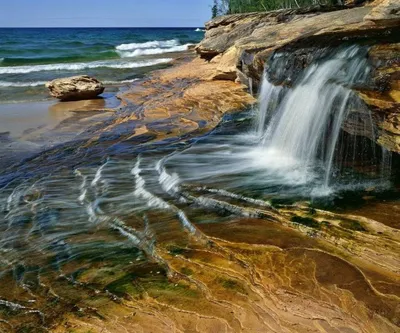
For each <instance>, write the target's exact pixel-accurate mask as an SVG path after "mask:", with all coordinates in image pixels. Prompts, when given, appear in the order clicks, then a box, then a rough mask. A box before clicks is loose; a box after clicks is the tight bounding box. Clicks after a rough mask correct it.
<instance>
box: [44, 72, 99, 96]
mask: <svg viewBox="0 0 400 333" xmlns="http://www.w3.org/2000/svg"><path fill="white" fill-rule="evenodd" d="M46 87H47V88H48V89H49V90H50V95H51V96H53V97H55V98H58V99H60V100H62V101H71V100H82V99H93V98H96V97H97V96H98V95H100V94H101V93H102V92H103V91H104V86H103V84H102V83H101V82H100V81H98V80H97V79H95V78H93V77H90V76H87V75H81V76H72V77H67V78H61V79H55V80H53V81H51V82H48V83H46Z"/></svg>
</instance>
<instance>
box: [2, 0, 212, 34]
mask: <svg viewBox="0 0 400 333" xmlns="http://www.w3.org/2000/svg"><path fill="white" fill-rule="evenodd" d="M212 2H213V1H212V0H68V1H54V0H0V8H1V9H0V27H202V26H203V25H204V23H205V22H206V21H208V20H209V19H210V17H211V4H212Z"/></svg>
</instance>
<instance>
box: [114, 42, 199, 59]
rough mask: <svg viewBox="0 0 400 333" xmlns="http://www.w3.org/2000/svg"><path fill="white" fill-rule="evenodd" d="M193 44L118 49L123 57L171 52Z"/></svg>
mask: <svg viewBox="0 0 400 333" xmlns="http://www.w3.org/2000/svg"><path fill="white" fill-rule="evenodd" d="M190 45H191V44H186V45H179V46H173V47H169V48H152V49H137V50H134V51H117V52H118V54H119V55H120V56H121V58H134V57H138V56H142V55H154V54H163V53H171V52H182V51H186V50H187V49H188V48H189V46H190Z"/></svg>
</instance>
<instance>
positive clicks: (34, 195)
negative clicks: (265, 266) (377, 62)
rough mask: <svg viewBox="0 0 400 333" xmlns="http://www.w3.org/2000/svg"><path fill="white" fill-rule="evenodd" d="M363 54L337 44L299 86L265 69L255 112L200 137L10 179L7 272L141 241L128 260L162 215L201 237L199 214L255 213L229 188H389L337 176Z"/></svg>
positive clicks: (321, 191)
mask: <svg viewBox="0 0 400 333" xmlns="http://www.w3.org/2000/svg"><path fill="white" fill-rule="evenodd" d="M363 55H364V53H363V50H362V49H359V48H356V47H352V48H349V49H346V50H341V51H338V52H336V53H334V55H333V56H332V57H331V58H330V59H328V60H324V61H320V62H318V63H315V64H314V65H312V66H310V67H309V68H308V69H306V70H305V71H304V73H303V74H301V76H300V78H299V79H298V80H297V81H296V82H294V83H293V86H292V87H277V86H275V85H273V84H272V83H271V82H269V81H268V76H267V74H266V75H265V77H264V82H263V84H262V87H261V90H260V107H259V109H258V110H257V111H256V114H254V111H252V110H248V111H245V112H242V113H240V114H236V115H233V116H232V115H227V116H226V117H225V118H224V121H223V122H222V124H221V125H220V126H219V127H218V128H217V129H215V130H214V131H213V132H212V133H210V134H209V135H206V136H204V137H201V138H197V139H195V140H192V141H190V142H186V143H183V144H181V145H179V144H178V145H170V146H168V145H166V146H165V147H164V148H163V149H157V148H155V149H153V150H152V149H149V150H147V151H144V152H143V151H142V152H141V153H139V154H135V155H133V156H132V157H131V158H130V159H127V158H124V159H119V158H115V157H114V158H108V159H107V160H105V161H103V162H102V163H101V164H100V165H97V166H93V165H92V166H87V167H79V168H75V169H74V170H68V169H65V170H62V171H60V172H57V173H55V174H49V175H46V176H44V177H43V176H42V177H39V178H37V177H36V178H32V179H31V178H29V177H26V179H25V180H23V181H21V180H18V181H14V182H11V183H10V184H8V185H7V186H5V187H3V188H2V189H1V191H0V206H1V208H2V210H1V213H0V216H1V224H0V235H1V237H0V254H1V256H0V258H1V259H0V278H5V277H6V276H7V275H8V274H12V275H13V276H14V278H15V279H16V280H17V281H19V283H20V284H21V285H22V286H23V285H26V284H27V285H28V287H29V283H32V282H29V281H28V280H29V278H28V277H29V276H30V273H31V272H36V274H37V276H40V274H41V273H42V272H44V271H46V270H48V269H50V268H51V269H55V270H59V271H60V273H61V274H62V267H63V265H65V264H66V263H68V262H71V261H74V260H75V261H76V260H80V259H82V258H85V257H91V258H92V260H94V258H96V257H101V258H103V259H104V258H113V257H114V256H122V254H121V253H122V252H123V251H124V250H126V249H131V250H132V251H133V250H134V251H136V252H135V253H136V257H135V258H132V255H131V257H130V260H138V261H141V260H150V258H152V257H154V252H153V247H154V244H155V242H156V239H157V235H156V234H155V233H154V231H153V230H152V229H151V228H150V227H149V218H150V219H151V215H152V214H153V215H154V214H155V213H157V214H158V216H160V219H161V216H162V220H163V221H164V222H165V223H166V224H168V223H169V222H168V221H174V223H179V224H180V225H181V227H182V228H183V229H184V230H186V231H187V232H188V233H190V234H193V235H196V234H197V232H198V231H197V229H196V223H203V222H204V221H206V220H207V221H208V220H210V219H211V220H214V221H215V222H218V218H216V215H215V214H216V213H215V211H216V210H217V211H220V210H223V211H224V212H225V213H224V214H225V215H226V214H228V215H229V216H230V215H232V214H233V215H235V214H237V215H249V212H248V211H245V210H240V209H238V208H237V206H234V205H232V204H229V203H227V202H225V203H224V198H225V199H226V200H227V201H234V202H239V203H242V204H244V205H254V206H257V207H270V203H271V200H274V199H276V198H293V199H294V200H296V199H300V200H310V199H311V198H313V197H325V196H327V195H329V196H335V193H338V192H340V191H343V190H357V189H365V188H368V187H369V188H370V187H373V188H375V189H377V190H378V189H379V188H387V187H388V186H390V182H389V178H387V177H386V176H385V177H386V178H382V177H383V176H382V173H378V174H374V175H373V176H370V177H366V176H364V175H363V176H362V179H363V180H362V181H360V178H359V177H355V174H354V173H346V174H345V175H343V174H342V175H341V177H332V174H333V173H334V171H335V170H336V169H337V168H338V167H337V166H336V164H335V163H336V161H337V160H336V159H335V153H337V152H338V151H340V147H338V146H340V144H339V142H340V133H341V125H342V122H343V121H345V119H346V117H347V116H348V114H349V112H350V110H351V106H352V105H354V104H352V97H354V96H353V93H352V92H351V90H350V88H349V87H350V86H352V85H355V84H357V83H358V82H362V81H363V80H365V79H366V76H367V75H368V73H369V67H368V64H367V61H366V59H365V57H364V56H363ZM371 126H372V125H371ZM342 163H343V162H342ZM380 168H381V169H385V167H382V166H380ZM386 169H387V168H386ZM386 169H385V170H386ZM386 171H387V170H386ZM385 175H387V173H385ZM194 193H196V195H194ZM207 193H208V194H210V193H212V194H215V195H217V196H218V198H219V200H215V199H213V198H209V197H207V195H204V194H207ZM196 210H200V211H201V213H200V214H199V213H196ZM207 211H209V214H210V216H211V217H210V216H209V217H207V215H206V213H205V212H207ZM213 214H214V215H213ZM224 214H223V215H224ZM217 215H218V214H217ZM149 216H150V217H149ZM153 218H154V217H153ZM223 218H224V217H223V216H222V217H221V216H220V217H219V219H223ZM171 223H172V222H171ZM165 228H167V226H165ZM121 251H122V252H121ZM153 259H154V258H153ZM29 288H30V287H29Z"/></svg>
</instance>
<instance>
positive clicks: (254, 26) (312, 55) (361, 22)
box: [196, 0, 400, 153]
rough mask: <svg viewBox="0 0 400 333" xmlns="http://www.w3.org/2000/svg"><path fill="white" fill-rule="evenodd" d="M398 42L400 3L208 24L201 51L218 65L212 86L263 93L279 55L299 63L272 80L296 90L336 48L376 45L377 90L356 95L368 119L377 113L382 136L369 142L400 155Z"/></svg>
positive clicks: (358, 122) (371, 87) (372, 55)
mask: <svg viewBox="0 0 400 333" xmlns="http://www.w3.org/2000/svg"><path fill="white" fill-rule="evenodd" d="M353 3H354V4H359V1H357V0H356V1H353ZM398 36H400V2H399V1H398V0H375V1H374V2H373V3H368V4H367V5H366V6H359V7H354V6H353V7H334V8H332V7H323V6H316V7H312V8H304V9H288V10H278V11H273V12H262V13H248V14H235V15H227V16H222V17H218V18H216V19H214V20H211V21H210V22H208V23H207V24H206V34H205V38H204V40H203V41H202V42H201V43H200V44H199V45H198V46H197V47H196V51H197V53H198V54H200V56H201V57H202V58H205V59H207V60H210V62H211V63H215V64H217V66H216V69H215V70H214V72H213V73H212V76H211V79H213V80H232V81H236V82H239V83H242V84H244V85H247V86H248V87H249V86H250V85H252V86H253V87H254V91H256V89H257V87H258V85H259V83H260V81H261V77H262V74H263V71H264V68H265V67H266V66H268V63H269V61H270V60H271V59H272V58H271V56H273V55H274V54H275V53H276V52H283V53H290V54H291V58H290V59H291V60H290V61H289V63H286V64H284V66H282V68H283V69H282V70H280V73H270V72H268V73H269V77H270V80H272V82H273V83H274V84H276V85H290V82H294V81H295V79H296V77H297V76H298V75H300V74H301V73H302V72H303V70H304V68H306V67H308V66H309V65H310V64H311V63H313V62H314V61H316V60H317V59H322V58H323V57H324V54H323V52H325V51H329V48H330V47H336V46H340V45H343V44H348V43H359V42H362V43H363V44H369V45H372V48H371V49H370V52H369V54H368V57H369V59H370V60H371V64H372V67H373V68H374V72H373V73H372V82H369V83H368V84H367V86H366V87H357V89H358V90H357V91H356V92H357V93H358V95H359V96H360V98H361V100H362V101H363V103H365V105H366V109H367V112H369V111H368V109H369V110H370V111H372V113H373V120H374V122H375V125H376V128H378V129H379V133H377V136H374V135H372V134H371V135H369V137H373V138H374V139H375V140H376V141H377V142H378V143H379V144H380V145H382V146H384V147H385V148H387V149H389V150H391V151H396V152H399V153H400V144H399V142H400V132H399V130H398V128H399V115H400V106H399V105H400V104H399V99H400V88H399V87H400V81H399V79H400V71H399V67H400V65H399V64H400V56H399V54H400V49H399V44H398V42H399V39H398V38H399V37H398ZM270 74H271V75H270ZM354 88H356V87H354ZM363 119H364V116H363V114H362V112H361V113H360V114H358V115H357V114H354V117H353V119H352V122H351V124H350V123H349V124H348V125H349V126H348V128H350V127H352V128H353V129H355V128H358V127H360V128H361V127H362V125H363V124H362V121H363ZM364 127H365V126H364ZM361 135H365V133H362V134H361Z"/></svg>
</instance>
